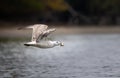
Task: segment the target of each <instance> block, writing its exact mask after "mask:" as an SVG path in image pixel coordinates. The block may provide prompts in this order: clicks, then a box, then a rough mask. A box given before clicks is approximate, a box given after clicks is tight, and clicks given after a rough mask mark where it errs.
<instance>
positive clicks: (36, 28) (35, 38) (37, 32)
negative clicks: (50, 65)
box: [18, 24, 64, 48]
mask: <svg viewBox="0 0 120 78" xmlns="http://www.w3.org/2000/svg"><path fill="white" fill-rule="evenodd" d="M28 28H30V29H33V33H32V39H31V42H28V43H25V44H24V45H25V46H34V47H39V48H52V47H55V46H59V45H60V46H63V45H64V44H63V43H62V42H60V41H51V40H46V38H47V36H48V35H49V34H51V33H52V32H54V31H55V30H56V29H55V28H52V29H47V28H48V26H47V25H45V24H34V25H31V26H27V27H25V28H18V29H19V30H20V29H28ZM44 39H45V40H44Z"/></svg>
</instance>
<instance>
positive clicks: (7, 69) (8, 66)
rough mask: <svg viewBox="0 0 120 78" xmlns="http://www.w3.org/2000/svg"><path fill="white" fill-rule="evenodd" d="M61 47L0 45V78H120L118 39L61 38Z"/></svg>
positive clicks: (100, 36)
mask: <svg viewBox="0 0 120 78" xmlns="http://www.w3.org/2000/svg"><path fill="white" fill-rule="evenodd" d="M55 39H56V40H62V41H63V42H64V44H65V46H64V47H59V46H58V47H55V48H51V49H40V48H35V47H25V46H24V45H23V43H24V42H23V41H18V42H17V41H16V42H15V41H9V42H1V43H0V78H120V48H119V47H120V35H119V34H83V35H67V36H66V35H61V36H56V37H55Z"/></svg>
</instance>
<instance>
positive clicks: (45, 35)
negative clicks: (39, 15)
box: [40, 28, 56, 39]
mask: <svg viewBox="0 0 120 78" xmlns="http://www.w3.org/2000/svg"><path fill="white" fill-rule="evenodd" d="M55 30H56V29H55V28H52V29H48V30H46V31H44V32H43V34H42V35H41V38H40V39H43V38H44V37H47V36H48V35H49V34H51V33H52V32H54V31H55Z"/></svg>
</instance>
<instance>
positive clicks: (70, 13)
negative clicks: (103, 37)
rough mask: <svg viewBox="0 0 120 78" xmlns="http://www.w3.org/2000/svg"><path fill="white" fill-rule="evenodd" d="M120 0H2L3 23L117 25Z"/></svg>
mask: <svg viewBox="0 0 120 78" xmlns="http://www.w3.org/2000/svg"><path fill="white" fill-rule="evenodd" d="M119 12H120V0H0V23H3V22H12V23H31V22H32V23H48V24H49V23H50V24H67V25H69V24H70V25H79V26H83V25H87V26H91V25H95V26H98V25H99V26H101V25H104V26H115V25H117V26H118V25H119V24H120V23H119V22H120V14H119Z"/></svg>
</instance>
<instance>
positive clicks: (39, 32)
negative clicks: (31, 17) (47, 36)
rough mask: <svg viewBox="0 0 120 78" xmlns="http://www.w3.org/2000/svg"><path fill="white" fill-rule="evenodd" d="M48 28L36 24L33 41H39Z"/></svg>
mask: <svg viewBox="0 0 120 78" xmlns="http://www.w3.org/2000/svg"><path fill="white" fill-rule="evenodd" d="M47 28H48V26H47V25H44V24H36V25H34V28H33V33H32V41H37V40H38V38H39V37H40V36H41V35H42V33H43V32H44V31H45V30H46V29H47Z"/></svg>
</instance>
